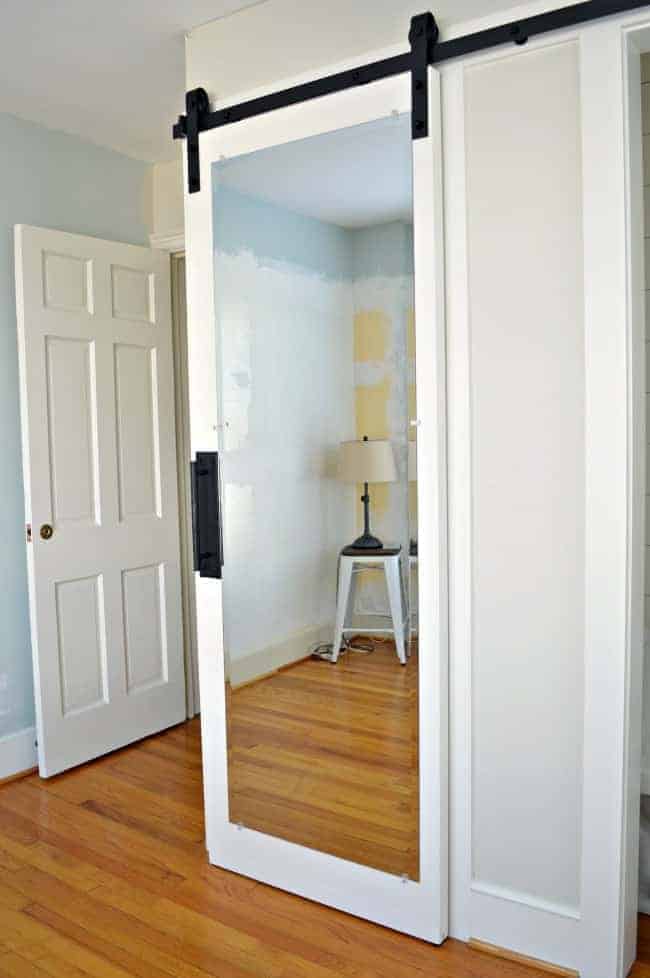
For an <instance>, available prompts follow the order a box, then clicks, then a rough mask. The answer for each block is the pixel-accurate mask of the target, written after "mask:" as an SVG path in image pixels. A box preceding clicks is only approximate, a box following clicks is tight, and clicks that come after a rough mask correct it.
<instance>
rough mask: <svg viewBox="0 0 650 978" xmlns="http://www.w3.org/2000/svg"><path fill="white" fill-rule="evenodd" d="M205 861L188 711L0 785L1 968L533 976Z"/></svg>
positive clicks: (84, 973)
mask: <svg viewBox="0 0 650 978" xmlns="http://www.w3.org/2000/svg"><path fill="white" fill-rule="evenodd" d="M545 975H546V976H547V972H544V971H540V970H539V969H537V968H531V967H528V966H525V965H523V964H516V963H514V962H511V961H503V960H499V959H496V958H493V957H490V956H487V955H485V954H483V953H481V952H480V951H478V950H474V949H472V948H470V947H468V946H467V945H465V944H461V943H459V942H458V941H453V940H449V941H446V942H445V944H444V945H443V946H442V947H432V946H431V945H428V944H425V943H424V942H422V941H417V940H414V939H413V938H410V937H405V936H404V935H402V934H397V933H395V932H393V931H389V930H386V929H384V928H383V927H378V926H376V925H375V924H370V923H368V922H367V921H364V920H357V919H355V918H354V917H348V916H346V915H345V914H342V913H339V912H338V911H336V910H330V909H328V908H327V907H322V906H319V905H318V904H315V903H310V902H308V901H307V900H301V899H300V898H299V897H295V896H291V895H290V894H288V893H282V892H281V891H280V890H274V889H272V888H271V887H268V886H263V885H262V884H259V883H255V882H253V881H252V880H248V879H244V878H243V877H241V876H235V875H234V874H233V873H227V872H224V871H223V870H220V869H217V868H215V867H212V866H209V865H208V862H207V857H206V852H205V848H204V842H203V799H202V788H201V742H200V731H199V725H198V721H196V720H193V721H191V722H190V723H187V724H183V725H182V726H180V727H176V728H173V729H172V730H168V731H166V732H165V733H163V734H159V735H158V736H156V737H151V738H149V739H148V740H145V741H142V742H140V743H138V744H135V745H133V746H132V747H129V748H127V749H125V750H123V751H120V752H118V753H115V754H111V755H109V756H107V757H105V758H102V759H101V760H99V761H95V762H93V763H92V764H87V765H84V767H81V768H78V769H77V770H75V771H71V772H69V773H68V774H63V775H60V776H59V777H56V778H52V779H50V780H49V781H41V780H40V779H39V778H38V777H36V776H32V777H29V778H25V779H24V780H22V781H16V782H13V783H12V784H7V785H4V786H1V787H0V976H1V978H48V976H49V978H170V976H171V978H270V976H274V978H360V976H363V978H451V976H453V978H544V976H545Z"/></svg>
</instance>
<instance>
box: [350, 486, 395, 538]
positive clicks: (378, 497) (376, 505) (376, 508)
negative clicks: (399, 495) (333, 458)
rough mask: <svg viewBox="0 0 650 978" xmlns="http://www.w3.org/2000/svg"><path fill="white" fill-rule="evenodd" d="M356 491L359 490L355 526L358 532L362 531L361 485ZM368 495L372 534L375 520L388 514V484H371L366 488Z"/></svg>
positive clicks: (375, 523)
mask: <svg viewBox="0 0 650 978" xmlns="http://www.w3.org/2000/svg"><path fill="white" fill-rule="evenodd" d="M357 489H358V490H359V492H358V497H357V498H358V499H359V503H358V505H357V526H358V527H359V529H360V530H363V503H362V502H361V497H362V496H363V485H362V484H360V485H358V486H357ZM368 494H369V496H370V532H371V533H374V532H375V529H376V525H377V520H378V519H379V518H380V517H382V516H383V515H384V514H385V513H387V512H388V507H389V506H390V483H389V482H371V483H370V486H369V487H368ZM375 535H376V534H375Z"/></svg>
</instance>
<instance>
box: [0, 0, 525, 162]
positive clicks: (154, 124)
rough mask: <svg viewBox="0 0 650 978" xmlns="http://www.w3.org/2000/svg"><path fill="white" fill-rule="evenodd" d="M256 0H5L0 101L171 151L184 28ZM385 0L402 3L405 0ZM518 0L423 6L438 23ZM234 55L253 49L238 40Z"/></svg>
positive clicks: (7, 107)
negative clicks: (171, 134) (432, 12)
mask: <svg viewBox="0 0 650 978" xmlns="http://www.w3.org/2000/svg"><path fill="white" fill-rule="evenodd" d="M256 2H262V3H269V2H272V0H56V2H55V0H4V3H2V31H1V32H0V111H4V112H10V113H13V114H14V115H18V116H22V117H23V118H25V119H31V120H32V121H34V122H38V123H40V124H42V125H45V126H48V127H49V128H51V129H61V130H63V131H65V132H70V133H74V134H76V135H79V136H81V137H82V138H84V139H87V140H90V141H91V142H94V143H98V144H99V145H102V146H108V147H110V148H112V149H116V150H119V151H120V152H123V153H126V154H127V155H129V156H135V157H137V158H139V159H143V160H149V161H157V160H167V159H173V158H174V156H175V155H176V152H177V147H175V146H174V144H173V142H172V140H171V137H170V127H171V124H172V123H173V121H174V120H175V117H176V116H177V115H178V114H179V112H181V111H183V93H184V90H185V81H184V35H185V33H186V32H187V31H189V30H191V29H192V28H193V27H196V26H198V25H199V24H203V23H206V22H207V21H211V20H215V19H217V18H219V17H224V16H227V15H229V14H231V13H233V12H234V11H237V10H241V9H243V8H245V7H250V6H254V5H255V3H256ZM316 2H327V0H296V12H297V13H300V14H302V15H303V16H304V14H305V12H306V11H307V12H308V9H309V5H310V4H312V3H316ZM351 2H355V0H351ZM384 2H385V3H386V2H389V3H390V2H392V0H384ZM394 2H395V5H396V7H398V6H399V8H400V9H403V5H404V0H394ZM518 3H519V0H496V2H495V0H435V2H432V3H431V4H430V6H431V8H432V9H433V11H434V13H435V15H436V18H437V19H438V23H439V24H440V25H441V26H442V27H443V29H444V28H445V27H448V26H450V25H452V24H454V23H458V22H460V21H464V20H467V19H471V18H473V17H478V16H481V15H482V14H486V13H490V12H491V11H494V10H495V9H505V8H507V7H514V6H517V5H518ZM426 6H427V4H425V5H424V7H425V8H426ZM414 9H415V10H418V11H419V10H420V7H419V6H418V5H417V4H415V7H414ZM241 57H242V58H246V57H254V51H253V50H251V48H250V47H247V46H245V45H242V53H241Z"/></svg>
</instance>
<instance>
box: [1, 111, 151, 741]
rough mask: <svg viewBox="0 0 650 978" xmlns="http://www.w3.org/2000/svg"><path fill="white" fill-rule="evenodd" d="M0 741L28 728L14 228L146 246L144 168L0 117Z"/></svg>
mask: <svg viewBox="0 0 650 978" xmlns="http://www.w3.org/2000/svg"><path fill="white" fill-rule="evenodd" d="M0 120H1V124H2V152H1V153H0V179H1V180H2V186H3V187H4V188H5V191H4V193H3V195H2V198H1V199H0V297H2V301H1V302H0V445H1V446H2V465H0V499H2V507H0V553H1V555H2V556H1V558H0V738H2V737H3V736H7V735H9V734H13V733H14V732H16V731H20V730H22V729H24V728H28V727H31V726H32V725H33V723H34V702H33V689H32V660H31V644H30V630H29V613H28V599H27V570H26V561H25V525H24V524H25V520H24V502H23V483H22V476H21V472H22V466H21V449H20V420H19V403H18V402H19V397H18V390H19V387H18V384H19V381H18V355H17V348H16V311H15V294H14V257H13V226H14V224H33V225H38V226H43V227H49V228H55V229H57V230H61V231H72V232H76V233H79V234H92V235H96V236H97V237H102V238H110V239H113V240H116V241H126V242H129V243H131V244H146V243H147V237H148V230H149V229H148V227H147V214H148V211H147V208H148V201H147V191H148V184H147V177H148V171H149V169H150V168H149V166H148V165H147V164H145V163H141V162H139V161H136V160H132V159H129V158H127V157H126V156H122V155H120V154H119V153H114V152H111V151H109V150H104V149H100V148H99V147H97V146H92V145H90V144H88V143H84V142H82V141H81V140H79V139H77V138H75V137H72V136H67V135H65V134H63V133H60V132H53V131H50V130H47V129H44V128H42V127H40V126H36V125H33V124H32V123H29V122H25V121H23V120H21V119H17V118H15V117H13V116H10V115H6V114H3V115H1V116H0Z"/></svg>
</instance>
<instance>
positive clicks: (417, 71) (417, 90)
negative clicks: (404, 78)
mask: <svg viewBox="0 0 650 978" xmlns="http://www.w3.org/2000/svg"><path fill="white" fill-rule="evenodd" d="M437 40H438V25H437V24H436V21H435V18H434V16H433V14H432V13H430V12H427V13H426V14H418V15H417V16H416V17H413V18H412V19H411V29H410V31H409V43H410V45H411V135H412V137H413V139H423V138H425V137H426V136H428V135H429V88H428V84H427V82H428V68H429V65H430V64H433V52H434V48H435V46H436V42H437Z"/></svg>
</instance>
